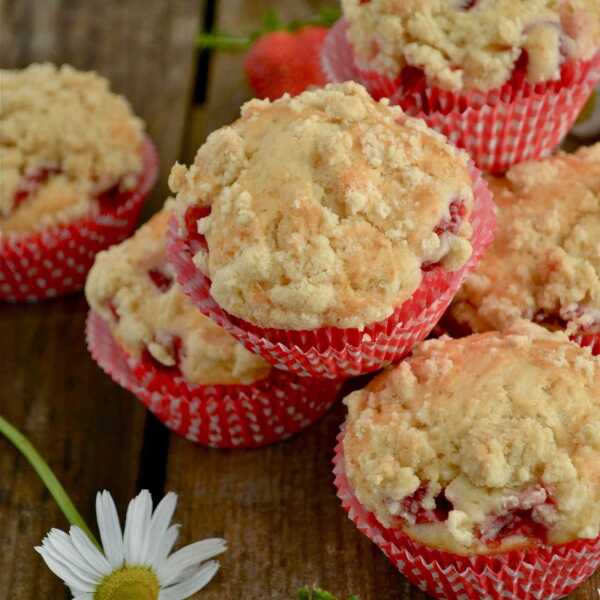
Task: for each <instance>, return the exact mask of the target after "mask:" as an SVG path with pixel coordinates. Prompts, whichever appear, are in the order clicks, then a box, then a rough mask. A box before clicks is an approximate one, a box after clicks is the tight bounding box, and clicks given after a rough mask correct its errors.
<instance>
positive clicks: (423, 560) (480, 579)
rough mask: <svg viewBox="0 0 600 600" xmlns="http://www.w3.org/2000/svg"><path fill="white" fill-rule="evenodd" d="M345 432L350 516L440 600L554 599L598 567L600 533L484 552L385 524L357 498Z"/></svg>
mask: <svg viewBox="0 0 600 600" xmlns="http://www.w3.org/2000/svg"><path fill="white" fill-rule="evenodd" d="M342 438H343V432H342V433H340V435H339V437H338V445H337V447H336V450H335V457H334V460H333V463H334V470H333V472H334V475H335V487H336V489H337V495H338V498H339V499H340V500H341V502H342V506H343V507H344V510H346V512H347V513H348V517H349V518H350V520H351V521H352V522H353V523H354V524H355V525H356V527H357V528H358V529H359V531H360V532H361V533H363V534H364V535H366V536H367V537H368V538H369V539H370V540H371V541H372V542H374V543H375V544H376V545H377V546H378V547H379V548H380V549H381V550H382V551H383V552H384V554H385V555H386V556H387V557H388V558H389V559H390V561H391V562H392V563H393V564H394V565H395V566H396V567H397V568H398V570H399V571H400V572H401V573H402V574H403V575H404V576H405V577H406V578H407V579H408V580H409V581H410V582H411V583H412V584H413V585H415V586H417V587H418V588H420V589H421V590H423V591H424V592H425V593H427V594H429V595H430V596H432V597H433V598H438V599H440V600H481V599H482V598H486V599H488V600H506V599H509V598H511V599H513V600H557V599H558V598H563V597H564V596H566V595H567V594H569V593H571V592H572V591H573V590H574V589H575V588H577V587H578V586H579V585H581V584H582V583H583V582H584V581H585V580H586V579H588V578H589V577H591V576H592V575H593V574H594V572H595V571H596V569H597V568H598V567H600V538H596V539H593V540H589V539H588V540H577V541H575V542H572V543H570V544H564V545H561V546H540V547H537V548H533V549H528V550H521V551H519V550H514V551H512V552H507V553H502V554H492V555H488V556H485V555H482V556H458V555H455V554H451V553H448V552H443V551H441V550H435V549H433V548H427V547H425V546H423V545H422V544H419V543H418V542H415V541H413V540H411V539H410V538H409V537H408V536H406V535H404V534H403V533H402V531H401V530H391V529H386V528H385V527H383V526H382V525H381V524H380V523H379V521H378V520H377V518H376V517H375V515H373V513H370V512H369V511H367V510H366V509H365V508H364V507H363V506H362V505H361V504H360V502H359V501H358V499H357V498H356V496H355V495H354V493H353V492H352V488H351V486H350V482H349V481H348V478H347V476H346V473H345V469H344V456H343V446H342V443H341V442H342Z"/></svg>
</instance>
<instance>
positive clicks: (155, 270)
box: [85, 209, 270, 385]
mask: <svg viewBox="0 0 600 600" xmlns="http://www.w3.org/2000/svg"><path fill="white" fill-rule="evenodd" d="M170 216H171V212H170V210H168V209H164V210H163V211H162V212H160V213H158V214H157V215H155V216H154V217H153V218H152V219H151V220H150V221H149V222H148V223H147V224H145V225H144V226H142V227H141V228H140V229H139V230H138V231H137V232H136V234H135V235H134V236H133V237H132V238H130V239H129V240H126V241H124V242H122V243H121V244H119V245H117V246H113V247H112V248H110V249H109V250H106V251H104V252H101V253H100V254H98V256H97V257H96V262H95V264H94V267H93V268H92V270H91V272H90V274H89V277H88V280H87V283H86V288H85V293H86V297H87V299H88V302H89V303H90V306H91V307H92V309H93V310H95V311H96V312H97V313H98V314H100V315H101V316H102V318H103V319H104V320H105V321H106V322H107V323H108V324H109V326H110V328H111V331H112V333H113V335H114V336H115V338H116V339H117V340H118V342H119V343H120V344H121V345H122V347H123V348H124V349H125V350H126V351H127V352H128V353H129V354H130V355H132V356H134V357H136V358H139V357H141V356H142V354H143V353H144V352H148V353H149V354H150V356H152V357H153V358H154V359H155V360H156V361H158V363H160V364H161V365H163V366H165V367H178V368H179V369H180V370H181V373H182V374H183V376H184V378H185V379H186V381H188V382H189V383H192V384H201V385H216V384H221V385H237V384H250V383H254V382H256V381H259V380H262V379H264V378H265V377H266V376H267V375H268V374H269V372H270V367H269V365H268V364H267V363H266V362H265V361H263V359H262V358H260V357H258V356H255V355H254V354H251V353H250V352H248V350H246V349H245V348H244V347H243V346H242V345H241V344H239V343H238V342H237V341H236V340H234V339H233V338H232V337H231V336H230V335H229V334H228V333H226V332H225V331H224V330H223V329H221V328H220V327H218V326H217V325H216V324H214V323H213V322H212V321H211V320H210V319H208V318H207V317H205V316H204V315H202V313H200V311H199V310H198V309H197V308H196V307H195V306H194V305H193V304H192V302H191V300H190V299H189V298H188V297H187V296H186V295H185V294H184V293H183V290H182V289H181V288H180V287H179V286H178V284H177V283H176V281H175V272H174V271H173V269H172V268H171V266H170V265H169V263H168V262H167V260H166V235H167V227H168V222H169V219H170Z"/></svg>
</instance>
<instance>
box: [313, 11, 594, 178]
mask: <svg viewBox="0 0 600 600" xmlns="http://www.w3.org/2000/svg"><path fill="white" fill-rule="evenodd" d="M342 6H343V9H344V18H343V19H342V20H340V21H339V22H338V24H337V25H336V26H335V27H334V28H333V29H332V31H331V32H330V34H329V37H328V39H327V41H326V43H325V44H324V46H323V55H322V60H323V66H324V70H325V72H326V74H327V77H328V80H329V81H345V80H347V79H354V80H357V81H359V82H361V83H363V84H364V85H365V86H366V87H367V88H368V89H369V91H370V92H371V93H372V94H373V96H374V97H375V98H381V97H388V98H390V100H391V101H392V102H393V103H397V104H400V105H401V106H402V107H403V108H404V110H406V111H407V112H408V113H409V114H412V115H416V116H422V117H423V118H425V120H426V121H427V123H428V124H429V125H430V126H432V127H434V128H436V129H438V130H439V131H441V132H442V133H444V134H445V135H447V136H448V138H449V139H450V140H451V141H452V142H454V143H456V144H457V145H459V146H460V147H462V148H465V149H466V150H467V151H468V152H469V154H470V155H471V156H472V157H473V159H474V161H475V163H476V164H477V166H478V167H479V168H480V169H482V170H485V171H490V172H495V173H498V172H504V171H506V170H507V169H508V168H509V167H510V166H512V165H513V164H515V163H518V162H522V161H524V160H529V159H536V158H540V157H542V156H545V155H547V154H549V153H550V152H551V151H552V149H553V148H555V147H556V146H558V144H559V143H560V141H561V140H562V138H563V137H564V136H565V135H566V134H567V132H568V131H569V129H570V128H571V126H572V125H573V123H574V122H575V120H576V119H577V116H578V114H579V112H580V111H581V109H582V107H583V106H584V105H585V103H586V100H587V98H588V96H589V95H590V92H591V91H592V89H593V88H594V86H595V85H596V84H597V83H598V81H599V80H600V4H599V3H598V2H597V1H596V0H561V1H560V2H557V1H556V0H530V1H528V2H523V1H522V0H462V1H461V0H443V1H440V0H409V1H407V0H343V1H342Z"/></svg>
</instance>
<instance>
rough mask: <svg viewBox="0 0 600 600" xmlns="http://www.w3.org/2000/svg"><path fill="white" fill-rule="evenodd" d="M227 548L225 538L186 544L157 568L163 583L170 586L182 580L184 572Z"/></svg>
mask: <svg viewBox="0 0 600 600" xmlns="http://www.w3.org/2000/svg"><path fill="white" fill-rule="evenodd" d="M225 550H227V544H226V542H225V540H222V539H220V538H213V539H208V540H202V541H201V542H196V543H195V544H190V545H189V546H185V547H184V548H182V549H181V550H178V551H177V552H175V554H173V556H171V557H169V558H168V560H167V562H166V563H163V564H162V565H160V566H159V567H158V569H157V575H158V579H159V581H160V583H161V585H164V586H168V585H172V584H173V583H176V582H177V581H179V580H180V578H181V575H182V573H184V572H185V570H186V569H188V568H189V567H192V566H193V565H199V564H200V563H203V562H204V561H205V560H208V559H210V558H213V557H215V556H218V555H219V554H222V553H223V552H225Z"/></svg>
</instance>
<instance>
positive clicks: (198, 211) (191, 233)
mask: <svg viewBox="0 0 600 600" xmlns="http://www.w3.org/2000/svg"><path fill="white" fill-rule="evenodd" d="M210 211H211V207H210V206H191V207H190V208H188V209H187V211H186V212H185V217H184V219H185V228H186V231H187V236H188V238H189V239H190V240H192V241H195V242H197V243H198V244H200V246H201V247H202V248H204V250H207V249H208V246H207V244H206V239H205V237H204V236H203V235H202V234H201V233H198V221H199V220H200V219H203V218H204V217H208V215H210Z"/></svg>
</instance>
